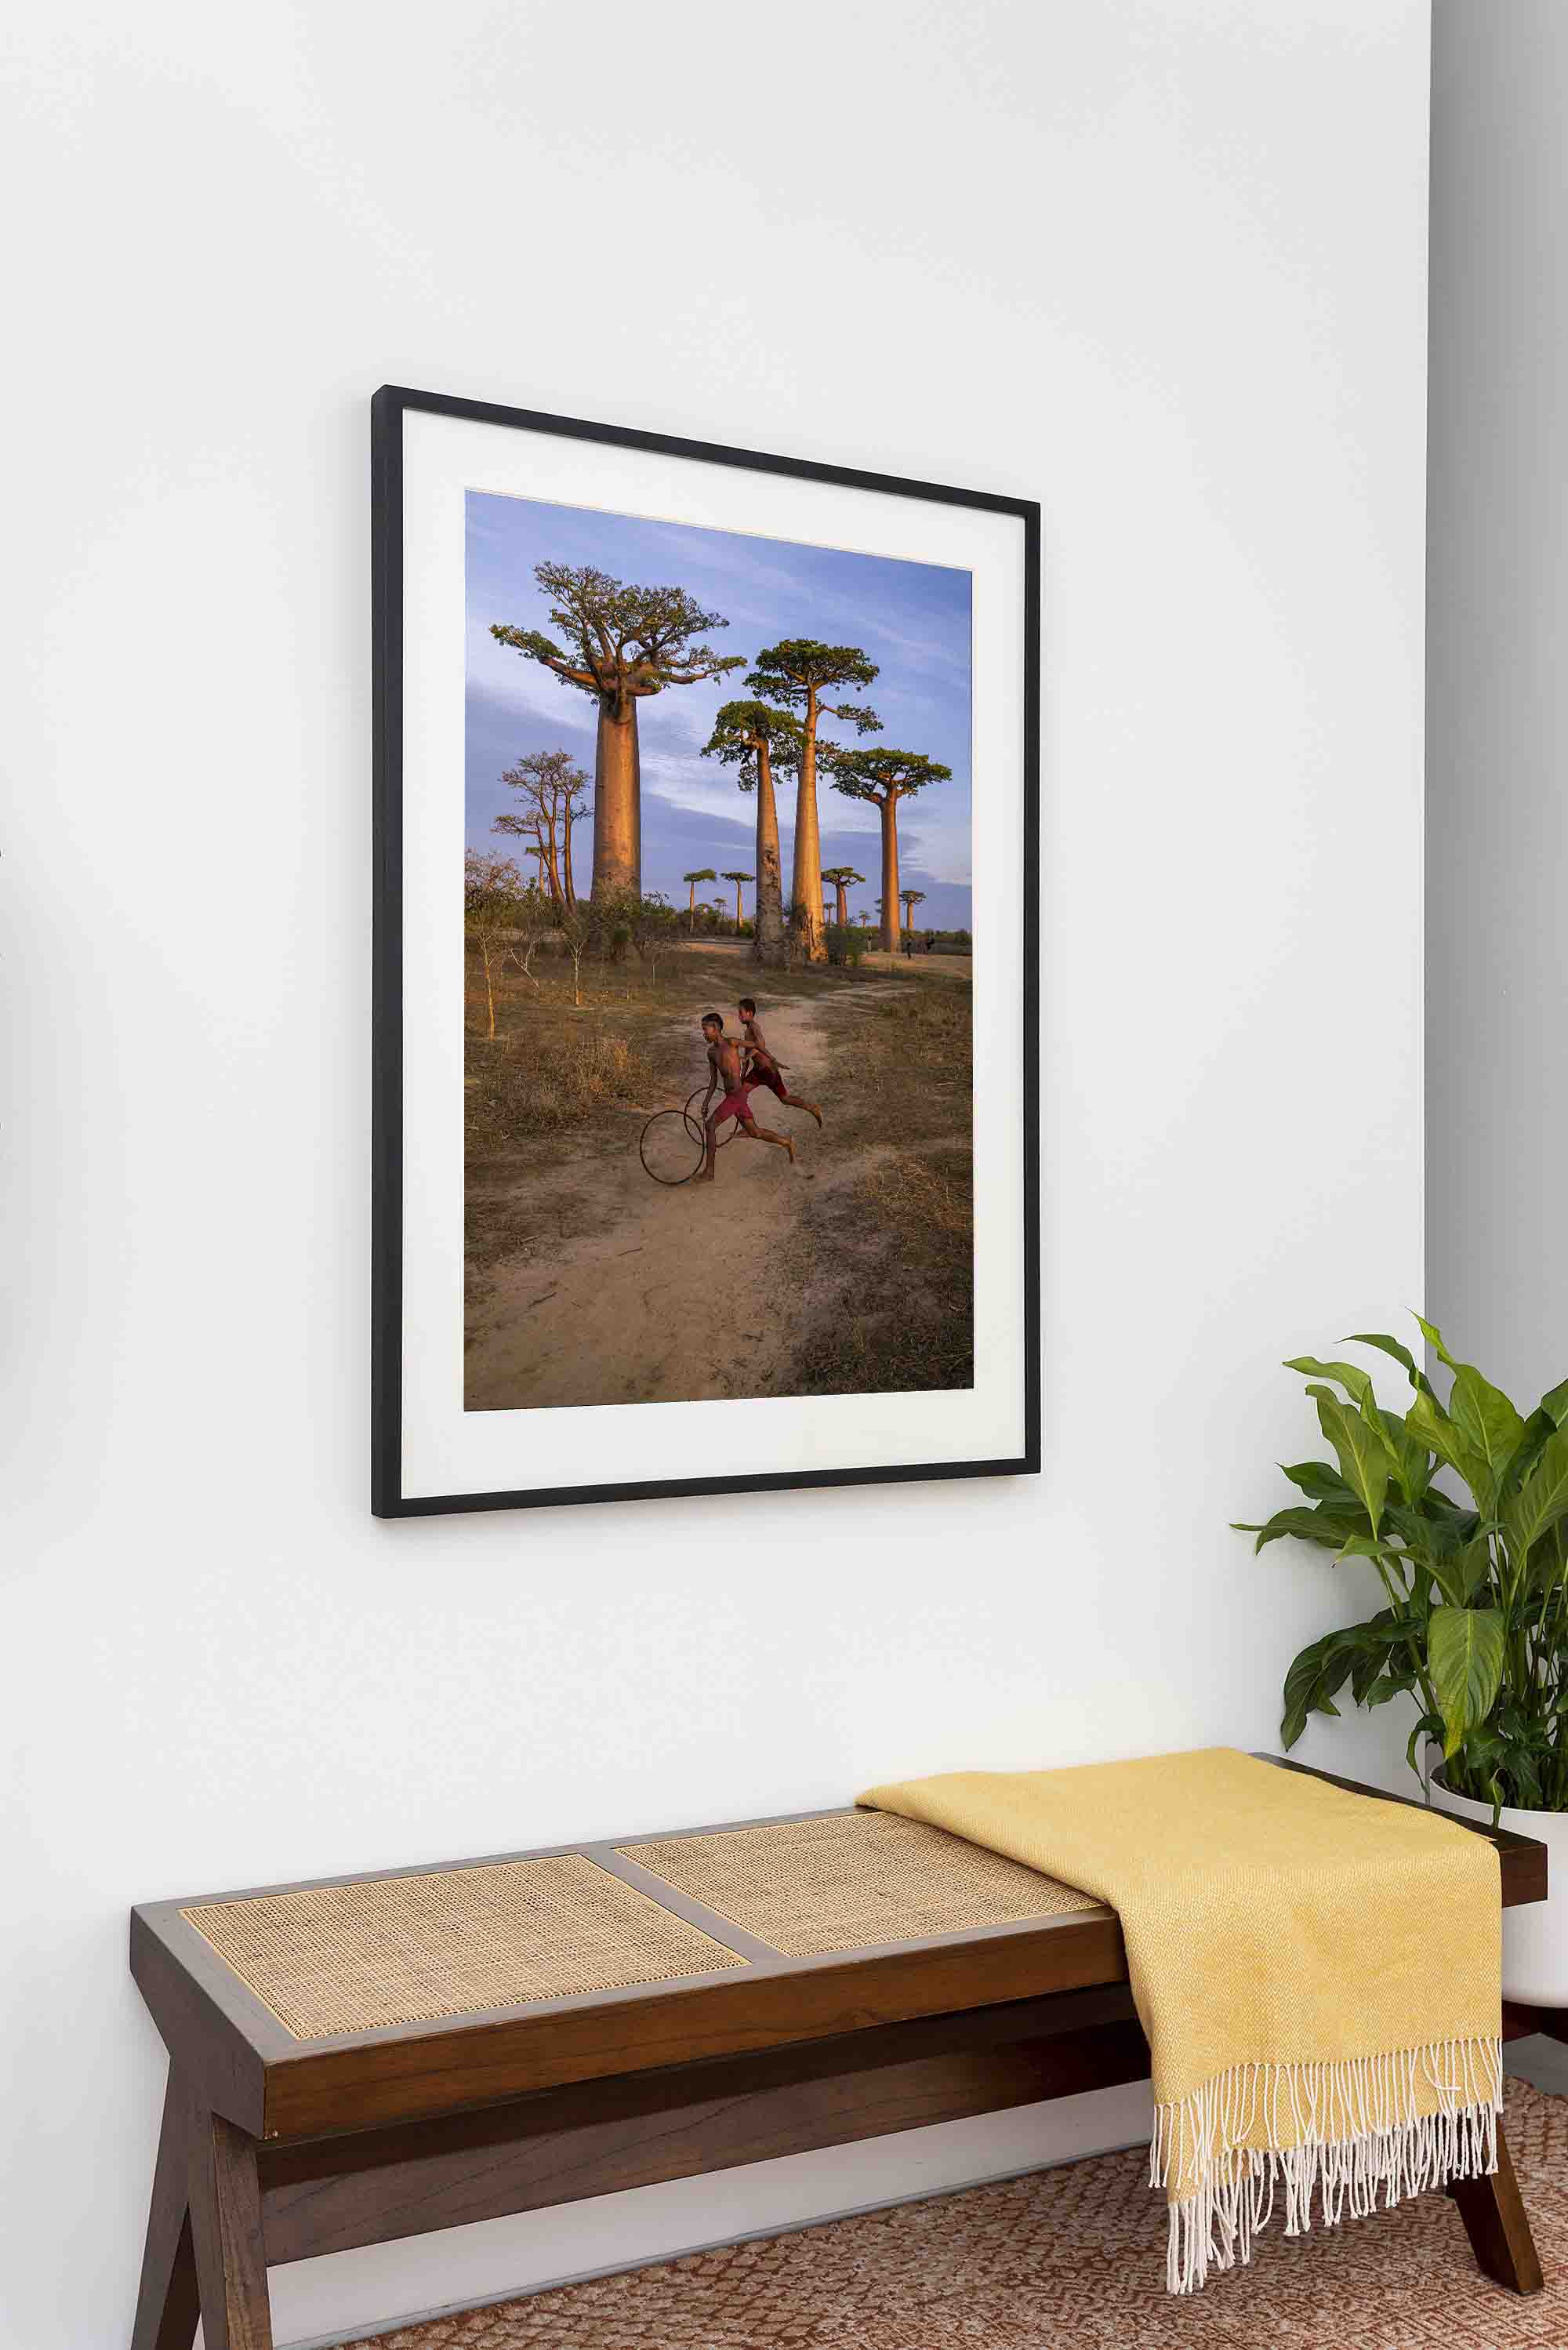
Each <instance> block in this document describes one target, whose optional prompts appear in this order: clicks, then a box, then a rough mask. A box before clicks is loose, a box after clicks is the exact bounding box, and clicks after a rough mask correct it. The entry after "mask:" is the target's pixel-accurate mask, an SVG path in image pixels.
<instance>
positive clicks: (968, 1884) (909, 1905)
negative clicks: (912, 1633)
mask: <svg viewBox="0 0 1568 2350" xmlns="http://www.w3.org/2000/svg"><path fill="white" fill-rule="evenodd" d="M621 1852H622V1855H623V1856H624V1857H625V1858H626V1859H628V1860H635V1861H638V1862H639V1863H640V1864H641V1866H643V1867H644V1868H650V1869H651V1870H652V1871H653V1873H654V1875H655V1876H656V1877H662V1878H663V1879H664V1881H665V1883H666V1884H667V1885H673V1886H675V1887H677V1888H678V1889H679V1890H680V1892H682V1893H688V1894H690V1895H691V1898H692V1899H693V1900H694V1901H701V1903H702V1905H703V1907H704V1908H708V1909H712V1910H716V1911H717V1913H718V1915H719V1916H720V1917H721V1918H728V1919H729V1920H730V1922H731V1924H732V1925H734V1926H741V1927H743V1928H744V1929H745V1931H746V1932H747V1933H748V1934H753V1935H755V1937H756V1939H757V1940H758V1941H759V1942H765V1943H766V1944H767V1946H768V1948H769V1949H770V1950H778V1951H781V1952H782V1953H783V1954H784V1957H786V1958H792V1959H809V1958H815V1957H818V1956H820V1955H821V1954H822V1953H823V1952H825V1951H827V1950H867V1949H872V1948H875V1947H876V1945H877V1944H878V1943H886V1942H911V1941H920V1940H923V1939H925V1938H926V1937H927V1936H928V1935H930V1934H961V1933H969V1932H972V1931H973V1929H975V1927H977V1926H1006V1925H1014V1924H1022V1923H1023V1922H1024V1921H1025V1920H1026V1919H1029V1918H1059V1917H1062V1916H1064V1914H1065V1913H1066V1912H1068V1911H1070V1910H1074V1909H1094V1908H1098V1906H1099V1905H1098V1903H1097V1902H1096V1901H1095V1900H1094V1898H1092V1896H1090V1895H1089V1894H1087V1893H1080V1892H1078V1891H1077V1890H1076V1888H1075V1887H1073V1886H1071V1885H1059V1884H1058V1883H1057V1882H1056V1880H1055V1878H1054V1877H1043V1876H1042V1875H1041V1874H1040V1872H1039V1870H1038V1869H1034V1868H1021V1867H1020V1866H1019V1865H1018V1863H1017V1861H1015V1860H1008V1859H1007V1858H1006V1857H1005V1856H1003V1855H1002V1853H999V1852H986V1851H984V1850H983V1849H982V1847H981V1846H979V1845H977V1844H966V1843H965V1842H964V1840H963V1838H962V1836H955V1835H948V1834H947V1833H946V1831H945V1830H944V1829H942V1828H932V1827H927V1826H926V1825H925V1824H924V1822H923V1821H920V1820H906V1819H901V1818H899V1817H898V1814H895V1813H893V1812H830V1813H829V1814H827V1815H826V1818H824V1819H818V1820H780V1821H777V1822H775V1823H774V1825H772V1826H769V1827H760V1828H719V1829H714V1830H711V1831H710V1832H709V1833H708V1834H707V1835H691V1836H664V1837H661V1838H659V1840H658V1841H657V1842H655V1843H652V1844H628V1845H623V1846H621Z"/></svg>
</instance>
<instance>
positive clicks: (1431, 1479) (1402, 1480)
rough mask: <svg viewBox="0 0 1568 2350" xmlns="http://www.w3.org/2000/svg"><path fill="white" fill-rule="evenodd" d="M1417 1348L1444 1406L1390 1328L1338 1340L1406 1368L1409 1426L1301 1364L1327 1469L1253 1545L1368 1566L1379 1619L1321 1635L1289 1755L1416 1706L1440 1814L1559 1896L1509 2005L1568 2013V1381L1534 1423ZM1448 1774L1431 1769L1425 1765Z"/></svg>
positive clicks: (1291, 1679) (1439, 1343) (1524, 1915)
mask: <svg viewBox="0 0 1568 2350" xmlns="http://www.w3.org/2000/svg"><path fill="white" fill-rule="evenodd" d="M1416 1319H1417V1322H1418V1323H1419V1324H1420V1328H1421V1332H1422V1335H1423V1336H1424V1337H1425V1338H1426V1340H1427V1342H1428V1345H1429V1346H1430V1347H1431V1349H1432V1352H1433V1354H1434V1355H1435V1356H1436V1357H1437V1358H1438V1362H1439V1363H1441V1364H1442V1365H1444V1366H1445V1367H1446V1369H1447V1371H1448V1372H1449V1374H1450V1378H1449V1393H1448V1398H1447V1400H1446V1401H1444V1400H1443V1399H1441V1398H1440V1397H1439V1396H1438V1391H1437V1389H1436V1388H1435V1387H1434V1386H1433V1384H1432V1382H1431V1380H1430V1379H1428V1377H1427V1375H1426V1373H1425V1372H1424V1371H1423V1370H1422V1369H1421V1368H1420V1367H1419V1366H1418V1365H1417V1362H1416V1360H1415V1357H1413V1356H1412V1355H1411V1353H1410V1351H1409V1349H1408V1348H1407V1347H1402V1346H1401V1345H1400V1344H1399V1342H1398V1340H1397V1339H1396V1338H1390V1337H1387V1336H1385V1335H1384V1334H1383V1333H1382V1332H1381V1331H1363V1332H1359V1333H1357V1335H1356V1336H1355V1337H1354V1338H1349V1339H1346V1340H1345V1341H1344V1343H1345V1345H1347V1346H1360V1347H1375V1348H1376V1350H1377V1352H1378V1353H1379V1354H1383V1355H1387V1356H1390V1357H1392V1358H1393V1360H1394V1361H1395V1362H1397V1364H1399V1365H1400V1367H1401V1368H1402V1369H1403V1370H1404V1372H1405V1375H1406V1377H1407V1378H1408V1380H1409V1382H1410V1385H1411V1387H1412V1388H1413V1389H1414V1401H1413V1402H1412V1403H1411V1405H1410V1408H1409V1409H1408V1410H1407V1412H1406V1413H1405V1414H1404V1415H1403V1417H1401V1415H1400V1414H1399V1413H1398V1412H1397V1411H1390V1410H1389V1409H1387V1408H1386V1406H1384V1405H1382V1404H1380V1403H1379V1402H1378V1400H1377V1398H1376V1394H1375V1393H1374V1390H1373V1386H1372V1380H1371V1378H1370V1376H1369V1374H1368V1373H1367V1372H1366V1371H1364V1370H1363V1369H1361V1368H1360V1367H1359V1366H1358V1365H1357V1364H1355V1363H1345V1362H1319V1361H1318V1360H1317V1359H1316V1357H1314V1356H1311V1355H1302V1356H1297V1357H1294V1358H1293V1360H1292V1361H1290V1362H1289V1363H1287V1364H1286V1366H1285V1367H1286V1369H1287V1370H1293V1371H1299V1372H1301V1373H1302V1374H1303V1376H1304V1377H1305V1378H1306V1380H1307V1393H1308V1395H1309V1396H1311V1398H1312V1399H1313V1401H1314V1404H1315V1405H1316V1407H1317V1416H1318V1424H1319V1426H1320V1427H1321V1429H1322V1430H1323V1433H1324V1437H1325V1438H1326V1439H1327V1440H1328V1444H1329V1447H1330V1449H1331V1450H1332V1452H1333V1454H1334V1459H1333V1461H1332V1462H1331V1461H1299V1462H1298V1463H1297V1464H1296V1465H1295V1466H1294V1467H1293V1468H1289V1469H1286V1470H1285V1472H1284V1473H1285V1475H1286V1476H1287V1477H1288V1478H1289V1479H1290V1481H1291V1483H1292V1484H1293V1486H1294V1487H1295V1488H1296V1492H1297V1496H1298V1498H1297V1499H1296V1500H1295V1501H1293V1503H1291V1505H1290V1506H1289V1507H1288V1508H1285V1509H1282V1510H1279V1511H1277V1512H1276V1513H1275V1514H1274V1515H1273V1516H1272V1518H1271V1519H1269V1521H1268V1523H1266V1524H1265V1525H1261V1526H1253V1525H1247V1526H1241V1527H1239V1529H1238V1531H1240V1532H1241V1533H1244V1534H1255V1535H1256V1537H1257V1540H1256V1543H1255V1544H1254V1549H1255V1550H1256V1551H1261V1550H1262V1549H1263V1547H1264V1545H1265V1544H1268V1543H1272V1542H1278V1541H1280V1540H1282V1539H1283V1538H1284V1537H1286V1536H1291V1537H1293V1538H1294V1539H1296V1540H1298V1541H1303V1542H1308V1543H1314V1544H1316V1545H1317V1546H1318V1547H1319V1548H1320V1549H1324V1550H1327V1551H1330V1552H1332V1553H1333V1555H1334V1564H1335V1565H1337V1564H1338V1563H1339V1562H1340V1561H1341V1560H1345V1559H1366V1560H1367V1561H1368V1562H1369V1563H1370V1565H1371V1566H1372V1568H1373V1570H1374V1571H1375V1573H1376V1576H1377V1579H1378V1582H1379V1583H1380V1584H1381V1586H1382V1589H1383V1596H1384V1600H1385V1602H1386V1605H1385V1606H1383V1607H1380V1608H1378V1609H1377V1611H1376V1614H1374V1615H1372V1616H1369V1617H1366V1619H1365V1620H1364V1621H1362V1622H1360V1623H1357V1624H1346V1625H1344V1626H1342V1627H1340V1628H1339V1629H1338V1630H1337V1631H1333V1632H1327V1633H1325V1634H1324V1637H1323V1638H1322V1639H1321V1640H1314V1642H1313V1643H1312V1645H1311V1646H1310V1647H1309V1648H1303V1650H1302V1652H1301V1655H1300V1656H1299V1657H1297V1659H1295V1662H1294V1663H1293V1665H1292V1667H1291V1669H1290V1670H1289V1672H1288V1673H1287V1674H1286V1675H1285V1689H1284V1701H1285V1711H1284V1718H1283V1720H1282V1722H1281V1724H1280V1735H1281V1738H1282V1742H1283V1744H1284V1747H1285V1749H1286V1751H1287V1752H1288V1751H1289V1750H1290V1748H1291V1747H1293V1745H1294V1744H1295V1742H1296V1741H1297V1739H1298V1738H1299V1737H1300V1736H1301V1734H1302V1731H1303V1729H1304V1727H1305V1725H1306V1719H1307V1716H1308V1714H1309V1713H1327V1714H1335V1715H1337V1713H1338V1711H1339V1708H1338V1707H1337V1706H1336V1705H1335V1703H1334V1699H1335V1697H1336V1696H1337V1695H1338V1694H1339V1692H1340V1691H1341V1690H1343V1689H1344V1687H1345V1683H1346V1681H1348V1682H1349V1684H1350V1690H1351V1695H1352V1697H1353V1699H1354V1700H1355V1703H1356V1704H1357V1705H1364V1706H1377V1705H1383V1704H1386V1702H1387V1701H1388V1700H1389V1699H1391V1698H1405V1697H1407V1698H1409V1699H1410V1700H1412V1702H1413V1703H1414V1705H1415V1708H1416V1722H1415V1726H1414V1728H1413V1729H1412V1731H1411V1732H1410V1740H1409V1744H1408V1746H1407V1750H1406V1752H1407V1757H1408V1760H1409V1763H1410V1767H1411V1768H1412V1770H1414V1771H1415V1772H1416V1773H1417V1776H1419V1777H1420V1778H1421V1779H1422V1783H1423V1785H1424V1786H1425V1788H1426V1790H1427V1797H1428V1802H1430V1801H1431V1800H1432V1796H1433V1794H1434V1792H1435V1793H1436V1795H1437V1798H1438V1802H1439V1803H1440V1804H1443V1805H1444V1807H1445V1808H1447V1809H1449V1810H1450V1811H1453V1812H1456V1813H1459V1814H1462V1815H1464V1816H1466V1817H1469V1818H1472V1819H1486V1820H1490V1822H1491V1823H1492V1824H1493V1825H1496V1824H1498V1823H1499V1822H1501V1824H1502V1825H1504V1826H1507V1827H1512V1828H1517V1829H1518V1830H1519V1831H1520V1832H1521V1834H1523V1835H1532V1836H1535V1837H1538V1838H1539V1839H1540V1840H1541V1841H1542V1843H1543V1844H1545V1845H1546V1846H1548V1847H1549V1850H1550V1854H1551V1858H1550V1861H1549V1864H1548V1866H1549V1871H1550V1879H1551V1884H1552V1887H1554V1888H1555V1889H1554V1890H1553V1891H1552V1893H1551V1895H1550V1898H1548V1899H1547V1900H1546V1901H1544V1902H1540V1903H1533V1904H1531V1905H1530V1906H1528V1907H1526V1908H1519V1909H1513V1910H1510V1911H1509V1912H1508V1913H1507V1914H1506V1916H1505V1918H1504V1923H1503V1991H1504V1995H1505V1997H1507V1998H1509V1999H1512V2000H1518V2001H1521V2002H1523V2003H1525V2004H1527V2005H1532V2006H1541V2007H1561V2006H1568V1379H1565V1380H1564V1381H1563V1384H1562V1385H1561V1386H1560V1387H1555V1388H1552V1392H1551V1393H1550V1395H1546V1396H1543V1397H1542V1399H1541V1401H1540V1403H1539V1404H1538V1405H1537V1406H1536V1408H1535V1409H1534V1410H1533V1411H1532V1413H1531V1414H1530V1415H1529V1417H1528V1418H1526V1417H1525V1416H1524V1415H1523V1414H1521V1412H1520V1411H1518V1410H1517V1409H1515V1407H1514V1406H1513V1404H1511V1402H1510V1401H1509V1399H1508V1398H1507V1396H1505V1395H1504V1394H1503V1393H1502V1391H1501V1388H1495V1387H1493V1386H1492V1385H1491V1383H1490V1380H1488V1379H1485V1378H1482V1377H1481V1374H1480V1371H1478V1370H1477V1369H1476V1367H1475V1366H1474V1365H1473V1364H1471V1363H1458V1362H1456V1361H1455V1360H1454V1358H1453V1357H1452V1356H1451V1355H1450V1354H1449V1350H1448V1348H1447V1347H1446V1346H1445V1345H1444V1343H1443V1337H1442V1333H1441V1332H1440V1331H1439V1330H1438V1329H1435V1328H1434V1327H1433V1326H1432V1324H1431V1323H1429V1322H1424V1321H1421V1317H1420V1316H1419V1315H1417V1316H1416ZM1438 1748H1440V1749H1441V1760H1440V1763H1439V1764H1438V1767H1437V1768H1436V1769H1435V1770H1434V1769H1433V1768H1432V1767H1431V1763H1432V1750H1436V1749H1438Z"/></svg>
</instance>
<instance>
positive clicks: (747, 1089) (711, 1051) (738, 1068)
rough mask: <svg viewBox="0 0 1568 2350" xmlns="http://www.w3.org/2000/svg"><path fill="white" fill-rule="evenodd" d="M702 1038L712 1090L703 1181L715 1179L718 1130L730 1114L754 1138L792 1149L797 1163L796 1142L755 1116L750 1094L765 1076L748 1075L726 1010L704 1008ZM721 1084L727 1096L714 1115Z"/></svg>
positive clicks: (704, 1108) (705, 1122)
mask: <svg viewBox="0 0 1568 2350" xmlns="http://www.w3.org/2000/svg"><path fill="white" fill-rule="evenodd" d="M702 1041H703V1043H704V1044H705V1045H707V1047H708V1090H707V1092H706V1093H705V1094H704V1095H703V1097H702V1125H703V1130H704V1132H705V1134H706V1136H707V1141H708V1154H707V1164H706V1166H705V1167H704V1168H703V1170H702V1172H701V1175H699V1176H698V1178H697V1180H698V1181H699V1183H711V1182H712V1180H713V1159H714V1155H715V1153H716V1152H717V1150H718V1148H719V1143H718V1131H719V1128H720V1126H721V1124H722V1122H723V1120H724V1119H725V1118H734V1119H736V1120H737V1121H738V1123H739V1125H740V1128H741V1132H742V1134H745V1135H749V1136H750V1137H751V1139H752V1140H753V1142H776V1143H777V1144H778V1147H779V1149H781V1150H787V1151H788V1152H789V1163H790V1165H791V1166H792V1167H793V1166H794V1143H793V1142H792V1141H791V1140H790V1139H789V1137H788V1135H787V1134H774V1133H771V1132H770V1131H769V1129H768V1128H766V1127H765V1126H758V1125H757V1124H756V1122H755V1120H754V1119H753V1117H752V1106H751V1103H750V1101H749V1100H748V1099H747V1096H748V1095H749V1094H750V1093H751V1092H752V1091H753V1088H754V1087H756V1086H758V1085H759V1084H761V1082H762V1080H761V1079H760V1078H758V1077H748V1076H746V1074H745V1071H744V1069H743V1068H742V1064H741V1047H740V1046H739V1045H737V1044H736V1043H735V1041H734V1039H733V1038H732V1037H730V1036H726V1035H725V1034H724V1016H723V1014H722V1013H721V1012H704V1014H702ZM721 1087H722V1091H723V1099H722V1101H721V1102H720V1104H719V1105H718V1107H717V1108H716V1109H715V1110H714V1111H713V1112H712V1114H711V1116H710V1115H709V1110H708V1105H709V1103H710V1102H711V1100H712V1098H713V1096H714V1094H715V1093H717V1092H718V1091H719V1090H720V1089H721Z"/></svg>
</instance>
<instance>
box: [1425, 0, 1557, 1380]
mask: <svg viewBox="0 0 1568 2350" xmlns="http://www.w3.org/2000/svg"><path fill="white" fill-rule="evenodd" d="M1564 109H1568V8H1564V7H1563V5H1562V0H1509V5H1508V6H1507V7H1506V8H1490V7H1486V6H1483V5H1476V0H1438V5H1437V9H1436V12H1435V16H1434V19H1433V52H1432V164H1433V170H1432V350H1431V372H1432V389H1431V503H1430V529H1431V537H1430V553H1429V560H1428V589H1429V599H1430V600H1429V606H1428V612H1429V620H1428V627H1429V641H1430V647H1431V669H1430V677H1429V681H1428V742H1429V744H1430V752H1429V764H1428V779H1429V780H1428V790H1429V795H1430V801H1429V820H1428V821H1429V836H1428V837H1429V862H1428V923H1429V926H1430V935H1431V938H1432V942H1433V948H1434V952H1433V956H1432V962H1431V971H1430V974H1429V978H1428V1063H1427V1066H1428V1087H1429V1089H1430V1090H1429V1111H1430V1135H1431V1157H1430V1171H1429V1177H1428V1213H1429V1218H1430V1222H1429V1227H1428V1295H1429V1296H1430V1299H1431V1302H1432V1307H1433V1311H1434V1312H1435V1313H1436V1314H1437V1315H1438V1319H1439V1320H1440V1321H1442V1322H1443V1323H1444V1324H1445V1325H1446V1326H1447V1329H1448V1335H1449V1340H1450V1343H1453V1344H1455V1345H1456V1347H1458V1348H1459V1350H1460V1351H1462V1353H1463V1354H1465V1355H1466V1356H1469V1357H1473V1358H1474V1359H1475V1360H1477V1361H1479V1362H1480V1363H1481V1364H1483V1365H1486V1366H1489V1367H1490V1374H1491V1376H1492V1378H1496V1379H1499V1380H1501V1383H1502V1384H1503V1385H1504V1386H1505V1387H1507V1388H1511V1389H1517V1390H1519V1391H1520V1392H1521V1393H1523V1394H1525V1395H1526V1397H1527V1399H1533V1397H1534V1396H1535V1395H1537V1394H1539V1393H1540V1391H1541V1390H1542V1388H1547V1387H1551V1386H1553V1385H1555V1383H1556V1381H1557V1380H1558V1379H1560V1378H1562V1377H1563V1372H1564V1370H1568V1361H1565V1360H1564V1357H1565V1356H1568V1329H1565V1324H1568V1226H1565V1225H1564V1221H1563V1192H1564V1187H1565V1183H1568V1089H1565V1087H1564V1085H1563V1012H1564V1005H1565V1002H1568V947H1565V944H1564V941H1565V939H1568V925H1565V922H1564V912H1563V909H1564V897H1565V890H1568V662H1565V660H1564V658H1563V619H1564V614H1565V613H1568V468H1565V466H1564V463H1563V426H1564V419H1565V418H1568V152H1565V151H1564V146H1563V113H1564Z"/></svg>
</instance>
